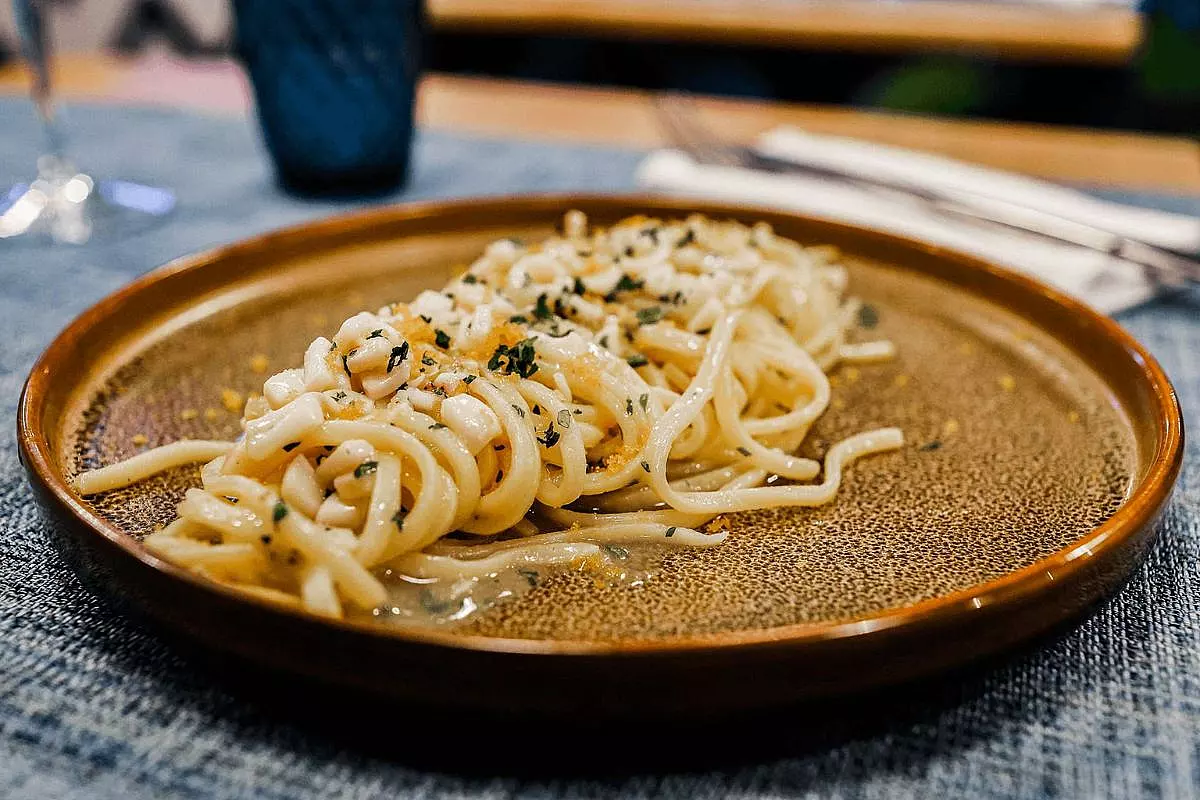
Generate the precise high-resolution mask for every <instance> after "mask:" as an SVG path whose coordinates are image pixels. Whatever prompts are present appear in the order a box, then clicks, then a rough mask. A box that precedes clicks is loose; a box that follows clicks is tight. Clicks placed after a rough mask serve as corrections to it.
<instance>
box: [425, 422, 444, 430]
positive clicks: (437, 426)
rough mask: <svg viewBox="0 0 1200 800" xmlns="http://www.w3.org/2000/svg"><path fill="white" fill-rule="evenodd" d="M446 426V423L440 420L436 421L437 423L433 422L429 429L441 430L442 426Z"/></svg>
mask: <svg viewBox="0 0 1200 800" xmlns="http://www.w3.org/2000/svg"><path fill="white" fill-rule="evenodd" d="M444 427H446V426H445V425H443V424H442V423H440V422H435V423H433V424H432V425H430V426H429V430H431V431H440V430H441V429H442V428H444Z"/></svg>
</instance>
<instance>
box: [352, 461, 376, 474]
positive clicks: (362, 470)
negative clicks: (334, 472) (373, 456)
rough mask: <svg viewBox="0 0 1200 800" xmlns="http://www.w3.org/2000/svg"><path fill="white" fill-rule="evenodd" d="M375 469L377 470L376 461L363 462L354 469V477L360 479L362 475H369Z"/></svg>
mask: <svg viewBox="0 0 1200 800" xmlns="http://www.w3.org/2000/svg"><path fill="white" fill-rule="evenodd" d="M377 469H379V462H378V461H364V462H363V463H361V464H359V465H358V466H357V467H355V468H354V477H356V478H361V477H363V476H364V475H370V474H371V473H372V472H374V471H375V470H377Z"/></svg>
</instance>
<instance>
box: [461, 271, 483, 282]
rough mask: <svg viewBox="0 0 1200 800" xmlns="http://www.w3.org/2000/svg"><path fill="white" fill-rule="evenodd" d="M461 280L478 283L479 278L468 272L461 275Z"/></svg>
mask: <svg viewBox="0 0 1200 800" xmlns="http://www.w3.org/2000/svg"><path fill="white" fill-rule="evenodd" d="M462 282H463V283H467V284H471V283H479V278H476V277H475V276H474V275H472V274H471V273H469V272H468V273H467V274H466V275H463V278H462Z"/></svg>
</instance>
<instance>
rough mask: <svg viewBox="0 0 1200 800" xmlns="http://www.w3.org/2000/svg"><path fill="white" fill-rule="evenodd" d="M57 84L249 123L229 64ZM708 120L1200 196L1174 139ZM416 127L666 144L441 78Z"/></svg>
mask: <svg viewBox="0 0 1200 800" xmlns="http://www.w3.org/2000/svg"><path fill="white" fill-rule="evenodd" d="M56 81H57V85H58V90H59V93H60V95H61V96H63V97H64V98H66V99H67V100H68V101H71V100H75V101H89V102H119V103H126V104H142V103H144V104H150V105H168V106H172V107H179V108H187V109H193V110H208V111H212V112H214V113H224V114H244V113H247V112H248V111H249V108H250V101H249V94H248V92H247V90H246V86H245V81H244V79H243V77H242V74H241V72H240V70H239V69H238V68H237V67H236V66H235V65H234V64H233V63H231V62H229V61H224V60H218V61H208V62H183V61H177V60H174V59H172V58H170V57H168V56H163V55H156V54H152V55H148V56H143V57H141V58H138V59H136V60H120V59H115V58H110V57H101V56H75V57H69V56H68V57H64V58H63V59H60V62H59V64H58V68H57V70H56ZM25 90H26V77H25V74H24V72H23V71H22V70H21V69H19V68H17V67H9V68H7V69H0V95H3V94H9V95H14V94H18V95H19V94H21V93H23V92H24V91H25ZM698 106H699V109H700V112H701V114H702V115H703V118H704V120H705V121H706V122H707V123H708V124H709V125H710V126H711V128H712V129H713V131H714V132H715V133H717V134H719V135H720V136H722V137H725V138H727V139H728V140H730V141H733V142H741V143H744V142H748V141H750V140H752V139H753V138H754V137H755V136H757V135H758V134H760V133H762V132H763V131H765V130H767V129H769V128H771V127H774V126H776V125H780V124H790V125H796V126H799V127H803V128H805V129H807V130H810V131H813V132H818V133H828V134H836V135H842V136H853V137H857V138H861V139H865V140H870V141H876V142H881V143H885V144H894V145H900V146H904V147H912V148H917V149H923V150H928V151H931V152H935V153H941V154H944V155H948V156H952V157H956V158H961V159H964V160H970V161H975V162H978V163H981V164H985V165H988V166H993V167H998V168H1002V169H1008V170H1012V171H1014V172H1021V173H1026V174H1030V175H1036V176H1039V177H1043V178H1047V179H1050V180H1056V181H1061V182H1065V183H1074V184H1080V185H1085V186H1095V187H1100V188H1111V189H1125V190H1141V191H1156V192H1163V193H1172V194H1180V195H1196V194H1200V144H1198V143H1197V142H1194V141H1191V140H1188V139H1185V138H1182V137H1170V136H1150V135H1144V134H1138V133H1123V132H1111V131H1099V130H1089V129H1083V128H1066V127H1057V126H1046V125H1025V124H1015V123H1004V122H980V121H963V120H952V119H943V118H935V117H928V116H917V115H903V114H893V113H884V112H875V111H863V110H855V109H848V108H837V107H829V106H812V105H796V104H785V103H772V102H762V101H750V100H733V99H722V98H709V97H701V98H698ZM418 113H419V115H420V118H421V120H422V122H423V123H424V124H425V125H427V126H429V127H432V128H439V129H449V130H455V131H460V132H465V133H480V134H487V135H494V136H512V137H514V138H524V139H534V140H550V141H559V142H569V143H590V144H600V145H609V146H618V147H630V148H638V149H649V148H653V147H656V146H662V145H665V144H669V142H668V141H667V139H666V137H665V134H664V132H663V130H662V128H661V126H660V124H659V122H658V119H657V117H656V113H655V108H654V95H652V94H650V93H647V92H640V91H632V90H623V89H620V90H619V89H600V88H582V87H574V86H571V87H567V86H561V85H549V84H532V83H527V82H521V81H511V80H501V79H491V78H466V77H457V76H449V75H439V74H434V75H430V76H428V77H427V78H426V79H425V81H424V83H423V86H422V89H421V94H420V101H419V112H418Z"/></svg>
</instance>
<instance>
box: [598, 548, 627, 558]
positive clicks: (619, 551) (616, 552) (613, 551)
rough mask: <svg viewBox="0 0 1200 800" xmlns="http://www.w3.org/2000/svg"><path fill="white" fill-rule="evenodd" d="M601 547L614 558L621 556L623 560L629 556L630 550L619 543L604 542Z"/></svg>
mask: <svg viewBox="0 0 1200 800" xmlns="http://www.w3.org/2000/svg"><path fill="white" fill-rule="evenodd" d="M600 547H602V548H603V549H604V552H606V553H608V554H609V555H610V556H612V557H613V558H619V559H621V560H622V561H623V560H625V559H626V558H629V550H627V549H626V548H624V547H621V545H619V544H602V545H600Z"/></svg>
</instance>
